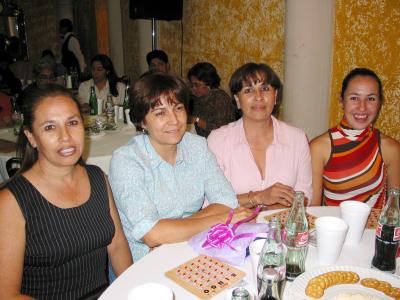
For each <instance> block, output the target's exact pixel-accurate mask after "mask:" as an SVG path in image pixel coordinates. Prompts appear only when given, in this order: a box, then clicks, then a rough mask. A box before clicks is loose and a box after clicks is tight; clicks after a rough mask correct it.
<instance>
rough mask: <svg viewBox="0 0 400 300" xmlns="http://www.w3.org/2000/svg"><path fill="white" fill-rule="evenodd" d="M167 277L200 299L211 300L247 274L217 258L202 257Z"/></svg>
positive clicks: (172, 271) (171, 272)
mask: <svg viewBox="0 0 400 300" xmlns="http://www.w3.org/2000/svg"><path fill="white" fill-rule="evenodd" d="M165 275H166V276H167V277H168V278H170V279H172V280H173V281H175V282H176V283H178V284H179V285H180V286H182V287H184V288H185V289H187V290H188V291H189V292H191V293H192V294H194V295H196V296H197V297H199V298H200V299H210V298H211V297H214V296H215V295H216V294H218V293H219V292H221V291H223V290H225V289H227V288H230V287H232V286H233V285H234V284H236V283H237V282H239V281H240V280H241V279H242V278H243V277H244V276H245V273H244V272H242V271H240V270H238V269H236V268H234V267H232V266H231V265H229V264H227V263H224V262H221V261H219V260H217V259H215V258H212V257H210V256H206V255H200V256H197V257H195V258H193V259H191V260H189V261H187V262H185V263H184V264H182V265H180V266H178V267H176V268H174V269H172V270H170V271H167V272H166V273H165Z"/></svg>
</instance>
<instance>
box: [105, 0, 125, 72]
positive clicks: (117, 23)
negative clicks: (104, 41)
mask: <svg viewBox="0 0 400 300" xmlns="http://www.w3.org/2000/svg"><path fill="white" fill-rule="evenodd" d="M107 6H108V39H109V43H110V45H109V46H110V57H111V60H112V62H113V64H114V68H115V71H116V72H117V75H118V76H122V75H124V72H125V69H124V50H123V42H122V24H121V5H120V1H115V0H108V1H107Z"/></svg>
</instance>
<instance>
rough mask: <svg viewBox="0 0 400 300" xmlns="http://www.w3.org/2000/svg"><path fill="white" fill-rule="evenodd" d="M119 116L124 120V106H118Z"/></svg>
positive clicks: (119, 118)
mask: <svg viewBox="0 0 400 300" xmlns="http://www.w3.org/2000/svg"><path fill="white" fill-rule="evenodd" d="M116 115H117V116H118V120H119V121H121V120H124V108H123V107H122V106H118V114H116Z"/></svg>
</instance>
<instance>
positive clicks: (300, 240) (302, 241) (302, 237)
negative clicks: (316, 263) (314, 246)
mask: <svg viewBox="0 0 400 300" xmlns="http://www.w3.org/2000/svg"><path fill="white" fill-rule="evenodd" d="M307 244H308V231H304V232H298V233H297V236H296V246H297V247H303V246H307Z"/></svg>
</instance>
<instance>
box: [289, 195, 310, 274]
mask: <svg viewBox="0 0 400 300" xmlns="http://www.w3.org/2000/svg"><path fill="white" fill-rule="evenodd" d="M283 243H284V244H285V246H286V249H287V253H286V279H287V280H289V281H293V280H294V279H295V278H296V277H297V276H299V275H300V274H301V273H303V272H304V270H305V260H306V256H307V250H308V222H307V218H306V214H305V211H304V193H303V192H295V193H294V198H293V203H292V208H291V210H290V213H289V217H288V219H287V221H286V224H285V229H284V231H283Z"/></svg>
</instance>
